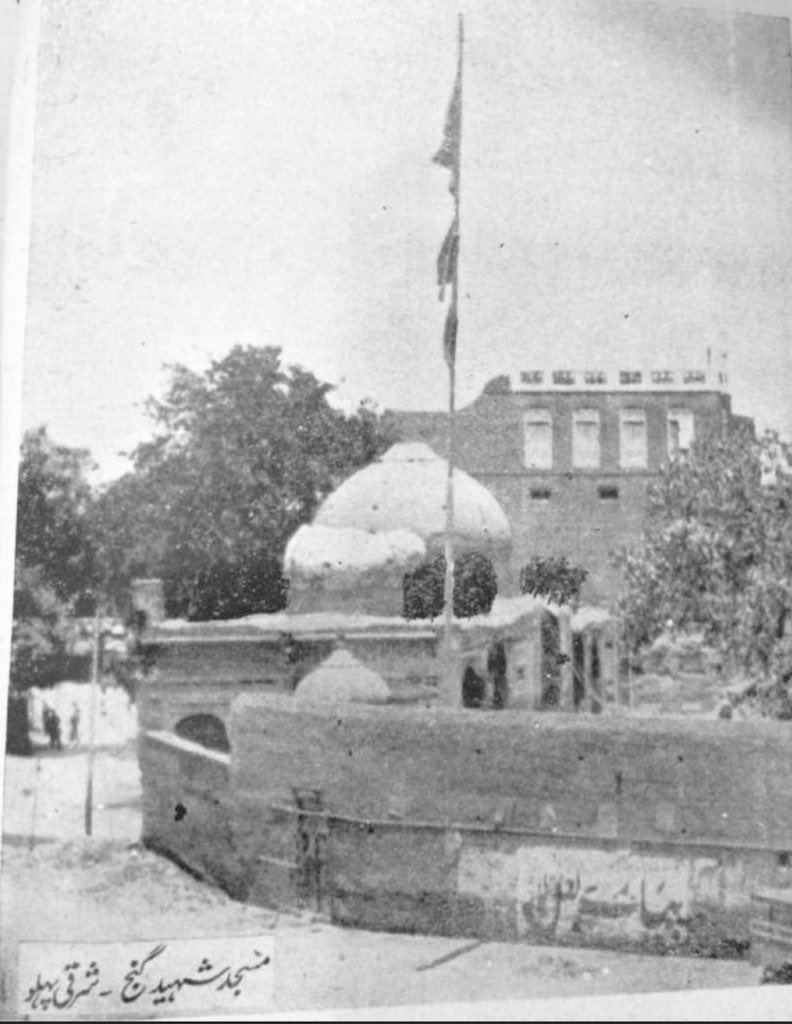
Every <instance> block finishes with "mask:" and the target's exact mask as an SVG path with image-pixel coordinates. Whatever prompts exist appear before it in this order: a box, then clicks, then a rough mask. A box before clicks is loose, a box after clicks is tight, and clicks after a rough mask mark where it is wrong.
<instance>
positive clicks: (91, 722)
mask: <svg viewBox="0 0 792 1024" xmlns="http://www.w3.org/2000/svg"><path fill="white" fill-rule="evenodd" d="M101 628H102V620H101V618H100V616H99V602H98V600H97V602H96V612H95V615H94V644H93V658H92V662H91V698H90V704H89V710H88V778H87V781H86V787H85V834H86V835H87V836H90V835H91V834H92V833H93V775H94V755H95V752H96V751H95V747H96V691H97V689H98V688H99V651H100V646H101V642H102V641H101Z"/></svg>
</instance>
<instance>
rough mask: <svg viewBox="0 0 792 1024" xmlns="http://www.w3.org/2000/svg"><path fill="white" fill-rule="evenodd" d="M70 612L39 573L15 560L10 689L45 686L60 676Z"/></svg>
mask: <svg viewBox="0 0 792 1024" xmlns="http://www.w3.org/2000/svg"><path fill="white" fill-rule="evenodd" d="M69 611H70V609H69V605H68V604H67V603H66V602H65V601H63V600H62V599H61V598H59V597H58V595H57V594H56V593H55V591H54V590H53V589H52V587H50V586H48V585H47V584H46V583H45V582H43V580H42V576H41V572H40V571H39V570H38V569H36V568H29V567H27V566H25V565H24V564H23V563H22V562H20V561H19V560H18V559H17V563H16V571H15V575H14V607H13V623H12V626H11V668H10V683H11V689H13V690H17V691H19V690H26V689H28V687H31V686H46V685H48V684H50V683H54V682H57V680H58V679H59V678H61V677H62V670H63V667H64V665H65V663H66V656H67V640H68V636H69V625H68V615H69Z"/></svg>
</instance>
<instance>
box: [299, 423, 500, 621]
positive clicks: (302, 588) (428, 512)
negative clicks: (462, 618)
mask: <svg viewBox="0 0 792 1024" xmlns="http://www.w3.org/2000/svg"><path fill="white" fill-rule="evenodd" d="M447 479H448V463H447V462H446V460H445V459H442V458H440V457H439V456H438V455H436V454H435V452H433V451H432V449H431V448H430V447H429V446H428V445H425V444H420V443H414V444H395V445H393V447H392V448H390V449H388V451H387V452H385V454H384V455H382V456H381V457H380V458H379V459H378V460H377V461H375V462H372V463H371V464H370V465H368V466H366V467H364V468H363V469H361V470H359V471H358V472H357V473H355V474H353V476H351V477H350V478H349V479H348V480H346V481H345V482H344V483H343V484H341V486H340V487H339V488H338V489H337V490H336V491H334V492H333V493H332V494H331V495H330V496H329V497H328V498H326V499H325V501H324V502H323V503H322V505H321V506H320V507H319V510H318V511H317V513H316V516H315V517H314V520H313V523H312V524H311V525H309V526H303V527H301V528H300V529H299V530H298V531H297V533H296V534H295V535H294V537H293V538H292V539H291V541H290V542H289V544H288V546H287V548H286V553H285V559H284V568H285V573H286V575H287V577H288V578H289V580H290V583H291V587H290V597H289V609H290V611H292V612H296V613H300V612H315V611H328V610H334V611H341V610H344V611H349V612H353V613H362V614H369V615H371V614H377V615H396V616H400V615H401V614H402V610H403V584H404V577H405V574H406V573H408V572H409V571H410V570H412V569H414V568H415V567H416V566H417V565H419V564H420V563H421V562H422V561H425V560H427V559H431V558H433V557H434V556H436V555H440V554H442V553H443V550H444V546H445V528H446V488H447ZM453 483H454V518H453V522H454V529H453V540H454V552H455V554H457V555H459V554H468V553H473V552H475V553H477V554H480V555H483V556H484V557H486V558H488V559H489V560H490V562H491V563H492V565H493V568H494V569H495V573H496V575H497V578H498V591H499V593H500V594H501V595H503V596H508V595H510V594H513V593H514V589H513V581H512V579H511V573H510V554H511V528H510V526H509V521H508V519H507V518H506V515H505V513H504V511H503V509H502V508H501V507H500V505H499V504H498V502H497V501H496V500H495V498H493V496H492V495H491V494H490V493H489V491H488V490H487V489H486V488H485V487H483V486H482V485H481V484H480V483H478V482H477V481H476V480H474V479H473V478H472V477H470V476H468V474H467V473H464V472H463V471H462V470H460V469H455V470H454V474H453Z"/></svg>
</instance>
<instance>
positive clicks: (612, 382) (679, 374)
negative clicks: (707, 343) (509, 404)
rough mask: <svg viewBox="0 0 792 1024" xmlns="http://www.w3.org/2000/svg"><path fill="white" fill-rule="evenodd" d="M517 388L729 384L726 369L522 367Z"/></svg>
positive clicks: (691, 388) (716, 387)
mask: <svg viewBox="0 0 792 1024" xmlns="http://www.w3.org/2000/svg"><path fill="white" fill-rule="evenodd" d="M511 383H512V390H514V391H547V390H564V389H575V390H578V389H579V390H584V391H585V390H592V389H596V390H601V391H612V390H641V391H656V390H666V391H722V390H724V389H725V388H726V386H727V384H728V379H727V375H726V371H725V370H723V369H715V368H712V367H710V368H708V369H695V368H688V369H665V368H659V369H653V370H644V369H631V368H627V369H623V370H616V371H613V370H610V371H609V370H597V369H587V370H573V369H565V368H560V369H550V370H547V369H541V370H522V371H521V372H520V373H518V374H516V376H515V375H512V379H511Z"/></svg>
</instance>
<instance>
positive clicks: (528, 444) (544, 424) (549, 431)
mask: <svg viewBox="0 0 792 1024" xmlns="http://www.w3.org/2000/svg"><path fill="white" fill-rule="evenodd" d="M524 424H525V465H526V467H527V468H528V469H552V468H553V417H552V416H551V415H550V410H549V409H530V410H529V411H528V412H527V413H526V414H525V420H524Z"/></svg>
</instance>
